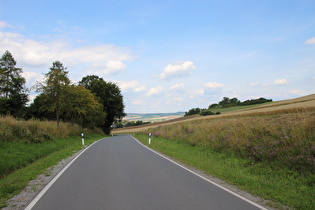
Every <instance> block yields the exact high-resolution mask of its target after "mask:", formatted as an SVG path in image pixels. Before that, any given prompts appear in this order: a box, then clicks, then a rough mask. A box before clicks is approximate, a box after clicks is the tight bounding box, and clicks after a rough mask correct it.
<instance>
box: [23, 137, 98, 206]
mask: <svg viewBox="0 0 315 210" xmlns="http://www.w3.org/2000/svg"><path fill="white" fill-rule="evenodd" d="M100 140H101V139H100ZM100 140H97V141H95V142H93V144H91V145H89V146H88V147H86V148H85V149H84V150H82V151H81V152H80V154H78V155H77V156H76V157H75V158H74V159H73V160H72V161H71V162H69V163H68V164H67V165H66V166H65V167H64V168H63V169H62V170H61V171H59V173H58V174H57V175H56V176H55V177H54V178H53V179H52V180H51V181H50V182H49V183H48V184H47V185H46V186H45V187H44V189H42V191H40V193H38V194H37V196H36V197H35V198H34V199H33V200H32V202H31V203H29V204H28V206H27V207H26V208H25V209H24V210H31V209H32V208H33V207H34V206H35V204H36V203H37V202H38V201H39V199H41V197H42V196H43V195H44V194H45V193H46V192H47V191H48V190H49V188H50V187H51V186H52V185H53V184H54V183H55V182H56V181H57V179H58V178H59V177H60V176H61V175H62V174H63V173H64V172H65V171H66V170H67V168H69V167H70V166H71V165H72V163H73V162H74V161H75V160H76V159H77V158H79V157H80V156H81V155H82V154H83V152H85V150H87V149H89V148H90V147H91V146H92V145H94V144H95V143H97V142H99V141H100Z"/></svg>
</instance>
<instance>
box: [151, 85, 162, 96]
mask: <svg viewBox="0 0 315 210" xmlns="http://www.w3.org/2000/svg"><path fill="white" fill-rule="evenodd" d="M163 90H164V88H163V87H160V86H159V87H155V88H151V89H150V90H149V92H148V93H147V96H153V95H159V94H161V92H162V91H163Z"/></svg>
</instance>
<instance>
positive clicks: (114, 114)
mask: <svg viewBox="0 0 315 210" xmlns="http://www.w3.org/2000/svg"><path fill="white" fill-rule="evenodd" d="M79 85H82V86H83V87H85V88H86V89H89V90H91V92H92V93H93V94H95V95H96V96H97V97H98V98H99V100H100V102H101V104H102V105H103V110H104V112H106V114H107V115H106V120H105V121H104V125H103V126H102V129H103V131H104V132H105V133H107V134H109V133H110V129H111V125H112V124H113V123H114V122H115V121H119V120H121V119H122V118H123V117H124V116H126V113H125V112H124V108H125V105H124V102H123V96H122V95H121V92H120V89H119V87H118V86H117V85H116V84H114V83H112V82H105V81H104V80H103V78H100V77H98V76H95V75H89V76H86V77H84V78H82V80H81V81H80V82H79Z"/></svg>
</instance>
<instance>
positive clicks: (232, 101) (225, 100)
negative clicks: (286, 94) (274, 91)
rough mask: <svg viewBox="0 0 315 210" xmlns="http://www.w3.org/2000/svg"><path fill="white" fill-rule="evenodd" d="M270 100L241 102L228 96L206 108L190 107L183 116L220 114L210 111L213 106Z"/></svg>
mask: <svg viewBox="0 0 315 210" xmlns="http://www.w3.org/2000/svg"><path fill="white" fill-rule="evenodd" d="M271 101H272V99H265V98H258V99H250V100H246V101H243V102H241V101H240V100H239V99H237V98H231V99H230V98H229V97H223V99H222V100H221V101H219V102H218V103H214V104H211V105H209V107H208V109H200V108H193V109H190V110H189V111H188V112H185V115H184V116H189V115H195V114H200V115H215V114H220V112H212V110H213V109H214V108H228V107H232V106H246V105H255V104H262V103H266V102H271Z"/></svg>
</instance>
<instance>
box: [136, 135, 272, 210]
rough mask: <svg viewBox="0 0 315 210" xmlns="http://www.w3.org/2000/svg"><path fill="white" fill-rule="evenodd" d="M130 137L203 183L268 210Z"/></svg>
mask: <svg viewBox="0 0 315 210" xmlns="http://www.w3.org/2000/svg"><path fill="white" fill-rule="evenodd" d="M130 136H131V137H132V138H133V139H134V140H135V141H136V142H138V143H139V144H140V145H142V146H143V147H144V148H147V149H148V150H150V151H152V152H154V153H155V154H157V155H159V156H161V157H162V158H165V159H166V160H168V161H170V162H172V163H174V164H175V165H177V166H179V167H181V168H183V169H185V170H187V171H189V172H190V173H193V174H194V175H196V176H198V177H200V178H202V179H203V180H205V181H207V182H210V183H211V184H213V185H215V186H217V187H219V188H221V189H223V190H225V191H227V192H229V193H231V194H232V195H234V196H236V197H238V198H240V199H242V200H244V201H246V202H248V203H250V204H252V205H253V206H256V207H258V208H260V209H262V210H268V209H267V208H265V207H263V206H261V205H259V204H257V203H255V202H253V201H251V200H249V199H247V198H245V197H243V196H241V195H239V194H237V193H235V192H233V191H231V190H229V189H227V188H225V187H223V186H221V185H219V184H217V183H215V182H213V181H211V180H209V179H207V178H205V177H203V176H201V175H200V174H197V173H196V172H194V171H192V170H190V169H188V168H186V167H185V166H183V165H180V164H179V163H177V162H175V161H173V160H171V159H169V158H168V157H166V156H164V155H162V154H160V153H158V152H156V151H155V150H153V149H151V148H149V147H147V146H146V145H144V144H142V143H141V142H140V141H139V140H137V139H136V138H135V137H133V136H132V135H130Z"/></svg>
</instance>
